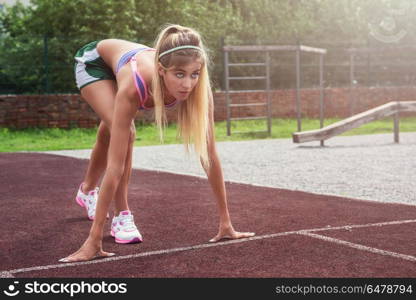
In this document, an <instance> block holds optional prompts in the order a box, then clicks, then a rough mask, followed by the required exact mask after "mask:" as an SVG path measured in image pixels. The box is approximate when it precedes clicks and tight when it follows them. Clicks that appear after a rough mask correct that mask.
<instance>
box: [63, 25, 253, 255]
mask: <svg viewBox="0 0 416 300" xmlns="http://www.w3.org/2000/svg"><path fill="white" fill-rule="evenodd" d="M75 59H76V65H75V73H76V81H77V86H78V88H79V89H80V91H81V95H82V97H83V98H84V99H85V100H86V101H87V102H88V103H89V105H90V106H91V107H92V108H93V109H94V111H95V112H96V113H97V114H98V116H99V117H100V118H101V123H100V125H99V128H98V133H97V142H96V144H95V146H94V149H93V151H92V154H91V159H90V162H89V166H88V169H87V172H86V175H85V178H84V181H83V183H82V184H81V186H80V188H79V191H78V194H77V198H76V200H77V202H78V204H80V205H81V206H83V207H84V208H86V210H87V214H88V217H89V218H90V219H91V220H93V224H92V226H91V229H90V233H89V236H88V238H87V239H86V241H85V242H84V244H83V245H82V246H81V248H80V249H79V250H78V251H76V252H75V253H73V254H71V255H69V256H68V257H66V258H63V259H61V260H60V261H61V262H74V261H86V260H91V259H94V258H97V257H107V256H112V255H114V253H108V252H104V251H103V249H102V239H103V227H104V223H105V221H106V217H108V210H109V206H110V203H111V201H112V200H113V199H114V200H115V212H114V213H115V214H114V218H113V219H112V223H111V235H113V236H114V237H115V241H116V242H118V243H135V242H141V241H142V236H141V234H140V232H139V230H138V229H137V227H136V225H135V223H134V219H133V215H132V213H131V211H130V210H129V207H128V201H127V185H128V182H129V178H130V174H131V168H132V150H133V143H134V141H135V132H136V130H135V127H134V118H135V115H136V112H137V109H145V110H147V109H154V110H155V111H154V112H155V120H156V124H157V126H158V128H159V131H160V134H161V138H163V128H164V126H165V123H166V115H165V107H169V106H173V105H178V106H179V107H178V130H179V136H180V137H181V138H182V140H183V142H184V144H185V146H187V147H189V146H191V145H192V146H193V147H194V150H195V153H196V154H197V155H198V156H199V157H200V161H201V164H202V166H203V168H204V170H205V172H206V174H207V176H208V180H209V182H210V185H211V187H212V189H213V191H214V194H215V197H216V200H217V206H218V209H219V229H218V233H217V235H216V236H215V237H213V238H212V239H211V240H210V242H216V241H218V240H220V239H223V238H229V239H238V238H245V237H250V236H253V235H254V233H251V232H237V231H235V230H234V228H233V226H232V223H231V220H230V216H229V212H228V207H227V198H226V191H225V185H224V179H223V173H222V169H221V164H220V161H219V158H218V155H217V151H216V147H215V137H214V119H213V110H214V108H213V99H212V93H211V88H210V81H209V75H208V68H207V67H208V58H207V55H206V52H205V50H204V46H203V44H202V41H201V37H200V35H199V34H198V33H197V32H196V31H195V30H193V29H191V28H187V27H183V26H180V25H168V26H166V27H165V28H164V29H163V30H162V31H161V32H160V34H159V36H158V38H157V40H156V44H155V49H153V48H149V47H147V46H144V45H140V44H136V43H132V42H129V41H124V40H116V39H108V40H102V41H100V42H92V43H90V44H88V45H86V46H84V47H82V48H81V49H80V50H79V51H78V52H77V54H76V56H75ZM103 173H104V177H103V179H102V182H101V189H100V192H99V201H97V200H98V188H96V186H97V185H98V181H99V179H100V177H101V176H102V174H103Z"/></svg>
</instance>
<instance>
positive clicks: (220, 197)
mask: <svg viewBox="0 0 416 300" xmlns="http://www.w3.org/2000/svg"><path fill="white" fill-rule="evenodd" d="M208 155H209V159H210V162H211V164H210V167H209V168H205V167H204V170H205V173H206V174H207V176H208V181H209V183H210V185H211V187H212V190H213V192H214V194H215V198H216V200H217V205H218V210H219V218H220V220H219V230H218V234H217V235H216V236H215V237H214V238H212V239H211V240H210V242H216V241H218V240H220V239H223V238H229V239H239V238H245V237H250V236H253V235H254V233H252V232H237V231H235V230H234V228H233V226H232V224H231V219H230V214H229V211H228V205H227V195H226V190H225V183H224V175H223V172H222V167H221V162H220V159H219V157H218V153H217V149H216V145H215V127H214V100H213V96H212V92H211V90H210V91H209V131H208ZM201 163H202V162H201ZM202 165H203V164H202Z"/></svg>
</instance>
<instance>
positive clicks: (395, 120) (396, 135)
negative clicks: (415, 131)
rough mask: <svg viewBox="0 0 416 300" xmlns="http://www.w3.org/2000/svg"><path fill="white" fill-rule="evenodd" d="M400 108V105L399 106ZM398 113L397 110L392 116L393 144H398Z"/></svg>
mask: <svg viewBox="0 0 416 300" xmlns="http://www.w3.org/2000/svg"><path fill="white" fill-rule="evenodd" d="M399 106H400V104H399ZM399 111H400V109H398V110H397V111H396V113H395V114H394V115H393V122H394V142H395V143H399V142H400V141H399V131H400V126H399V120H400V116H399Z"/></svg>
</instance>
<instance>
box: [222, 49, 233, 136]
mask: <svg viewBox="0 0 416 300" xmlns="http://www.w3.org/2000/svg"><path fill="white" fill-rule="evenodd" d="M223 49H224V48H223ZM223 51H224V76H225V99H226V104H227V136H230V135H231V107H230V104H231V103H230V81H229V76H230V74H229V69H228V51H225V50H223Z"/></svg>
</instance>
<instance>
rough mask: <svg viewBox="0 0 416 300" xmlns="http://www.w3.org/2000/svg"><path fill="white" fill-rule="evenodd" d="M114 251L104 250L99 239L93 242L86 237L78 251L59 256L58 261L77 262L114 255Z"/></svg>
mask: <svg viewBox="0 0 416 300" xmlns="http://www.w3.org/2000/svg"><path fill="white" fill-rule="evenodd" d="M114 255H115V253H110V252H105V251H103V249H102V243H101V241H98V242H95V241H94V240H93V239H92V238H91V237H88V238H87V240H86V241H85V242H84V244H83V245H82V246H81V248H79V250H78V251H76V252H74V253H72V254H71V255H69V256H67V257H65V258H61V259H60V260H59V261H60V262H65V263H66V262H79V261H88V260H93V259H96V258H104V257H111V256H114Z"/></svg>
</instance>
